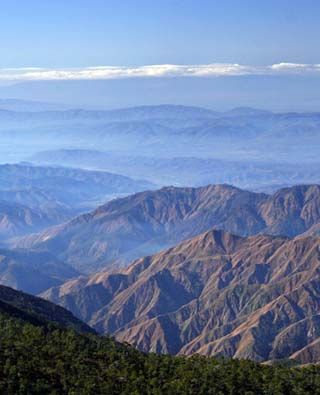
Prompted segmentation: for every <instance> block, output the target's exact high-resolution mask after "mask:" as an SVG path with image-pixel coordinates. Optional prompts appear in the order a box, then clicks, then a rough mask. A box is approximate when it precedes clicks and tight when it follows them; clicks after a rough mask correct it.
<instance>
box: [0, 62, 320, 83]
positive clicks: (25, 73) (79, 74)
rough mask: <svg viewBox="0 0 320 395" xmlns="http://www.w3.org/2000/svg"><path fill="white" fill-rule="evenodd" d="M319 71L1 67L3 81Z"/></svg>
mask: <svg viewBox="0 0 320 395" xmlns="http://www.w3.org/2000/svg"><path fill="white" fill-rule="evenodd" d="M306 73H320V64H301V63H285V62H282V63H278V64H273V65H267V66H251V65H240V64H237V63H212V64H206V65H173V64H162V65H149V66H138V67H125V66H119V67H117V66H94V67H86V68H73V69H71V68H66V69H45V68H38V67H25V68H20V69H19V68H7V69H0V80H1V81H34V80H93V79H95V80H99V79H119V78H133V77H221V76H241V75H263V74H266V75H277V74H306Z"/></svg>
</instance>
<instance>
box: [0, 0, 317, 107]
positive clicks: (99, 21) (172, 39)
mask: <svg viewBox="0 0 320 395" xmlns="http://www.w3.org/2000/svg"><path fill="white" fill-rule="evenodd" d="M319 15H320V1H318V0H277V1H276V0H223V1H222V0H211V1H210V0H160V1H156V0H149V1H147V0H117V1H110V0H104V1H102V0H91V1H89V0H88V1H85V0H64V1H62V0H2V1H1V13H0V54H1V56H0V97H2V98H4V97H15V98H24V99H35V100H45V101H60V102H66V103H68V104H74V105H77V106H81V105H82V104H88V105H99V106H106V107H118V106H127V105H136V104H157V103H170V102H171V103H176V104H178V103H181V104H195V105H203V106H206V107H210V108H228V107H229V108H230V107H236V106H238V105H249V106H259V107H267V108H272V109H286V110H291V109H294V110H297V109H304V110H305V109H307V110H308V109H309V110H318V109H319V107H320V95H319V93H318V92H319V91H320V78H319V77H320V50H319V37H320V23H319ZM146 77H147V78H146ZM179 77H180V81H179ZM181 77H184V78H181ZM69 80H71V81H69ZM75 80H76V81H75ZM79 80H80V81H79ZM87 80H89V82H88V81H87ZM92 80H95V81H92ZM96 80H98V81H96ZM102 80H104V81H102ZM111 80H115V81H111ZM129 80H130V81H131V82H130V81H129ZM99 81H101V83H99ZM58 82H60V84H58ZM65 82H70V84H69V85H65V84H64V83H65ZM25 84H28V85H27V86H26V85H25ZM30 84H33V85H30Z"/></svg>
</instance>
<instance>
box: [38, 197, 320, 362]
mask: <svg viewBox="0 0 320 395" xmlns="http://www.w3.org/2000/svg"><path fill="white" fill-rule="evenodd" d="M282 193H283V192H282ZM290 202H291V200H290ZM319 284H320V239H319V238H315V237H304V238H303V237H299V238H294V239H289V238H287V237H280V236H271V235H256V236H251V237H240V236H235V235H232V234H230V233H226V232H223V231H217V230H211V231H208V232H206V233H203V234H201V235H200V236H198V237H195V238H192V239H190V240H187V241H184V242H182V243H181V244H179V245H178V246H176V247H173V248H170V249H168V250H166V251H163V252H161V253H159V254H156V255H154V256H149V257H145V258H142V259H139V260H136V261H135V262H134V263H133V264H132V265H131V266H129V267H128V268H127V269H123V270H120V271H118V272H116V271H115V272H105V273H99V274H95V275H92V276H90V277H83V278H80V279H77V280H74V281H70V282H67V283H66V284H64V285H62V286H60V287H55V288H52V289H50V290H48V291H47V292H46V293H45V294H43V296H44V297H45V298H47V299H49V300H51V301H52V302H55V303H58V304H60V305H61V306H63V307H65V308H68V309H70V310H71V311H72V312H73V313H74V314H75V315H76V316H78V317H79V318H81V319H83V320H85V321H86V322H87V323H89V324H90V325H91V326H93V327H94V328H95V329H96V330H98V331H99V332H100V333H111V334H113V335H115V336H116V338H117V339H118V340H120V341H126V342H129V343H131V344H133V345H134V346H136V347H138V348H139V349H141V350H144V351H153V352H160V353H172V354H187V355H191V354H193V353H199V354H203V355H210V356H213V355H215V356H217V355H224V356H228V357H237V358H250V359H254V360H257V361H268V360H275V359H282V358H293V359H295V360H297V361H299V362H302V363H307V362H316V361H319V357H320V351H319V350H320V347H319V338H320V286H319Z"/></svg>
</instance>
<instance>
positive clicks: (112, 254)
mask: <svg viewBox="0 0 320 395" xmlns="http://www.w3.org/2000/svg"><path fill="white" fill-rule="evenodd" d="M319 207H320V186H319V185H304V186H303V185H302V186H295V187H291V188H284V189H281V190H279V191H277V192H275V193H274V194H272V195H267V194H263V193H254V192H249V191H245V190H241V189H238V188H235V187H232V186H229V185H209V186H206V187H199V188H175V187H166V188H162V189H160V190H155V191H146V192H140V193H137V194H134V195H130V196H128V197H124V198H119V199H114V200H112V201H110V202H108V203H106V204H105V205H103V206H100V207H99V208H97V209H96V210H94V211H92V212H90V213H87V214H84V215H81V216H79V217H76V218H74V219H72V220H71V221H69V222H66V223H65V224H61V225H58V226H56V227H52V228H48V229H46V230H45V231H44V232H42V233H39V234H35V235H31V236H26V237H24V238H22V239H19V240H18V241H17V242H16V243H15V244H14V246H15V247H19V248H32V249H36V250H45V251H49V252H51V253H52V254H56V256H57V257H58V258H59V259H60V260H62V261H64V262H66V263H68V264H70V265H72V266H73V267H74V268H75V269H76V270H79V271H81V272H84V273H90V272H94V271H97V270H103V269H105V268H107V267H108V268H115V267H119V266H121V265H127V264H128V263H129V262H131V261H132V260H133V259H135V258H139V257H142V256H145V255H149V254H152V253H155V252H157V251H160V250H161V249H164V248H167V247H169V246H173V245H175V244H177V243H178V242H180V241H182V240H185V239H187V238H190V237H193V236H196V235H198V234H200V233H202V232H205V231H206V230H209V229H211V228H213V227H214V228H216V229H222V230H225V231H229V232H232V233H235V234H239V235H242V236H248V235H255V234H262V233H264V234H271V235H284V236H289V237H294V236H297V235H299V234H302V233H304V232H307V231H308V230H310V229H311V228H312V227H313V226H315V225H316V224H318V223H319V221H320V209H319Z"/></svg>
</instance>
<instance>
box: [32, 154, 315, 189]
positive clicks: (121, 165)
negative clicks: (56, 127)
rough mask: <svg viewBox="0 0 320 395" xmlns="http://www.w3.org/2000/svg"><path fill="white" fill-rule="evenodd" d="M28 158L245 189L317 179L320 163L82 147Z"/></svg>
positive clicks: (165, 181) (176, 182) (166, 182)
mask: <svg viewBox="0 0 320 395" xmlns="http://www.w3.org/2000/svg"><path fill="white" fill-rule="evenodd" d="M28 160H29V161H30V162H32V163H34V164H37V165H51V166H52V165H57V164H61V163H63V164H64V165H65V166H70V167H77V168H86V169H91V170H104V171H109V172H112V173H119V174H123V175H126V176H129V177H134V178H137V177H138V178H141V179H147V180H149V181H151V182H154V183H156V184H158V185H163V186H166V185H175V186H202V185H208V184H219V183H228V184H232V185H235V186H237V187H240V188H244V189H251V190H265V191H269V190H270V189H273V190H274V191H275V190H276V189H279V186H281V185H282V186H291V185H297V184H307V183H309V184H310V183H319V181H320V179H319V171H318V170H319V163H301V162H300V163H284V162H279V161H276V160H274V161H273V162H263V161H261V160H258V159H255V160H241V161H232V160H230V159H228V158H225V159H214V158H199V157H172V158H171V157H169V158H168V157H162V158H158V157H154V156H152V157H151V156H149V157H148V156H135V155H134V154H130V155H125V154H120V153H114V152H103V151H97V150H85V149H81V150H80V149H61V150H53V151H43V152H38V153H36V154H34V155H32V156H31V157H30V158H28Z"/></svg>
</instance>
